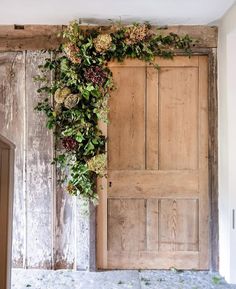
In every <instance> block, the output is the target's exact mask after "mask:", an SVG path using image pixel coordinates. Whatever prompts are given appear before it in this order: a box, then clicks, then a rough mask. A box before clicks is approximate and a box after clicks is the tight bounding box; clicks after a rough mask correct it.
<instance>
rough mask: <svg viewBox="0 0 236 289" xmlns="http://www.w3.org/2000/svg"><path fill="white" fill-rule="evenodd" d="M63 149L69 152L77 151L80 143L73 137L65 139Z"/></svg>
mask: <svg viewBox="0 0 236 289" xmlns="http://www.w3.org/2000/svg"><path fill="white" fill-rule="evenodd" d="M62 145H63V147H64V148H65V149H66V150H68V151H73V150H76V149H77V147H78V142H77V141H76V140H75V139H74V138H73V137H71V136H67V137H64V138H63V139H62Z"/></svg>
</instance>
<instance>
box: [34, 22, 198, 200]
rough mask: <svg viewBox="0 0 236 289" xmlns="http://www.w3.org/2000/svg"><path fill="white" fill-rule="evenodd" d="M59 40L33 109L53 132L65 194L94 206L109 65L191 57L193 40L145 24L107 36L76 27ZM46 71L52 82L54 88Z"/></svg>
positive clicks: (102, 157)
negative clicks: (179, 55)
mask: <svg viewBox="0 0 236 289" xmlns="http://www.w3.org/2000/svg"><path fill="white" fill-rule="evenodd" d="M63 37H64V38H65V44H63V45H61V47H60V48H58V50H57V51H54V52H55V53H54V58H53V59H51V58H47V59H46V60H45V63H44V64H42V65H40V69H41V72H42V73H41V75H40V76H37V77H36V80H38V81H40V82H41V83H43V84H42V85H41V88H40V89H39V90H38V92H39V93H46V94H47V95H48V97H47V98H46V99H45V100H44V101H43V102H40V103H38V105H37V107H36V109H37V110H39V111H44V112H45V114H46V116H47V127H48V128H49V129H54V132H55V135H56V157H55V160H54V162H55V163H57V165H58V166H59V167H60V169H62V171H64V177H63V180H66V182H67V190H68V192H69V193H70V194H72V195H80V196H82V197H84V198H86V199H89V200H91V201H93V202H94V203H96V202H97V201H98V196H97V192H96V191H97V190H96V178H97V177H103V176H105V174H106V152H105V144H106V138H105V136H104V135H103V134H102V132H101V130H100V129H99V127H98V122H99V121H103V122H106V123H107V122H108V118H107V115H108V110H109V109H108V99H109V96H110V92H111V90H113V89H114V85H113V79H112V73H111V71H110V69H109V68H108V66H107V64H108V62H109V61H111V60H118V61H123V60H124V59H125V58H136V59H140V60H143V61H146V62H149V63H152V61H153V60H154V58H155V56H159V57H162V58H173V56H174V50H175V49H181V50H183V51H185V52H186V54H190V53H191V48H190V47H191V42H192V40H191V38H190V37H189V36H188V35H185V36H183V37H180V36H178V35H176V34H174V33H169V34H168V35H166V36H163V35H162V34H161V33H160V32H159V33H158V31H157V32H155V33H154V32H153V30H152V29H151V26H150V25H149V24H147V23H145V24H133V25H130V26H124V25H121V24H116V25H113V26H112V27H110V30H109V33H105V32H102V30H101V29H98V28H96V29H87V30H84V29H81V28H80V26H79V24H78V23H77V22H76V21H73V22H71V23H70V24H69V26H68V27H67V28H66V29H65V31H64V32H63ZM49 71H51V72H53V73H54V76H55V78H54V81H53V82H52V83H48V72H49ZM51 96H53V103H52V101H51ZM65 172H68V173H65Z"/></svg>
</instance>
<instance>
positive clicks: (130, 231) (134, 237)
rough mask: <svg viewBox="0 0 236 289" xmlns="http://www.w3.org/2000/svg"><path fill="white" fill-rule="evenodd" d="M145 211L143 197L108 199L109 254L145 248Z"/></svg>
mask: <svg viewBox="0 0 236 289" xmlns="http://www.w3.org/2000/svg"><path fill="white" fill-rule="evenodd" d="M145 211H146V204H145V201H144V200H141V199H128V200H127V199H123V200H120V199H109V200H108V242H107V243H108V248H107V249H108V254H109V251H115V252H116V251H128V252H129V251H138V252H139V251H142V250H144V249H145V243H144V242H145V238H146V232H145V223H144V220H145Z"/></svg>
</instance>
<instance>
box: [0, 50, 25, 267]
mask: <svg viewBox="0 0 236 289" xmlns="http://www.w3.org/2000/svg"><path fill="white" fill-rule="evenodd" d="M24 87H25V53H24V52H9V53H1V54H0V134H1V135H3V136H5V137H6V138H7V139H9V140H10V141H11V142H12V143H14V144H15V146H16V151H15V181H14V216H13V253H12V254H13V266H14V267H22V266H23V265H25V262H24V260H25V249H26V247H25V228H26V227H25V225H26V224H25V222H26V219H25V213H26V210H25V203H24V199H25V151H24V143H25V139H24V126H25V119H24V113H25V92H24Z"/></svg>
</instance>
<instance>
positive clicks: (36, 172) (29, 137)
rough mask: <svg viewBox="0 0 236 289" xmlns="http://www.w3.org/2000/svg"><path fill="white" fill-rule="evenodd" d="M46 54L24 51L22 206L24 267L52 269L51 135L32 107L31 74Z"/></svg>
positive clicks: (34, 88) (34, 98)
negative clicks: (24, 173)
mask: <svg viewBox="0 0 236 289" xmlns="http://www.w3.org/2000/svg"><path fill="white" fill-rule="evenodd" d="M48 56H49V54H43V53H41V52H30V51H27V54H26V88H25V89H26V124H27V125H26V146H25V150H26V174H27V175H26V192H27V196H26V206H27V239H26V242H27V267H30V268H46V269H51V268H52V228H53V219H52V208H53V167H52V165H51V161H52V158H53V136H52V132H51V131H48V129H47V128H46V127H45V123H46V118H45V115H44V114H43V113H36V112H35V110H34V107H35V106H36V105H37V103H38V101H39V100H42V96H40V95H38V94H37V93H36V91H37V88H38V85H39V84H38V83H35V82H34V81H33V77H34V76H35V75H37V74H38V73H39V70H38V65H39V63H42V62H43V60H44V59H45V57H48Z"/></svg>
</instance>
